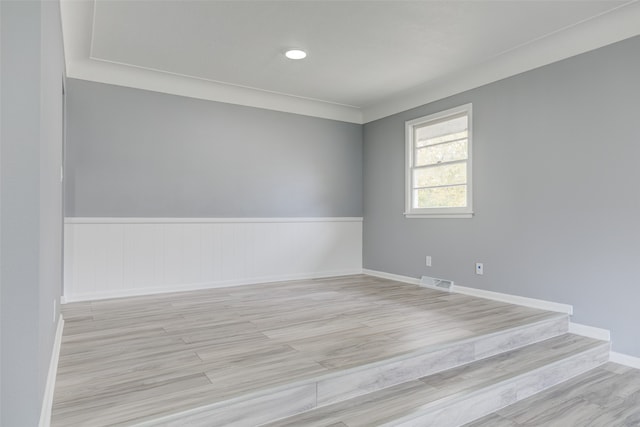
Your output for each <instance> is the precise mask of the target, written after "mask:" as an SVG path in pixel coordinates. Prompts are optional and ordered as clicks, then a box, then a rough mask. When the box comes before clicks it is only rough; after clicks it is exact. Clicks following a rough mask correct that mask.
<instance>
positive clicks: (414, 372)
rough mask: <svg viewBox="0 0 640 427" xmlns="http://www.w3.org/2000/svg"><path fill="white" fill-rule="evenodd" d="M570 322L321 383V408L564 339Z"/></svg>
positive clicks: (536, 327) (547, 324)
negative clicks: (472, 363) (539, 344)
mask: <svg viewBox="0 0 640 427" xmlns="http://www.w3.org/2000/svg"><path fill="white" fill-rule="evenodd" d="M568 322H569V321H568V318H566V317H565V318H559V319H557V320H554V321H552V322H544V323H541V324H534V325H531V326H528V327H525V328H521V329H518V330H517V331H506V332H503V333H499V334H494V335H491V336H489V337H480V338H478V339H477V340H474V341H473V342H469V343H464V344H460V345H453V346H451V347H448V348H446V349H443V350H440V351H436V352H432V353H428V354H424V355H420V356H415V357H412V358H409V359H405V360H402V361H399V362H390V363H386V364H384V365H382V366H376V367H374V368H364V369H359V370H357V371H356V372H353V373H347V374H345V375H342V376H339V377H334V378H329V379H327V380H323V381H319V382H318V406H325V405H329V404H332V403H336V402H340V401H343V400H347V399H350V398H352V397H356V396H360V395H362V394H367V393H371V392H374V391H376V390H380V389H383V388H386V387H390V386H393V385H396V384H401V383H404V382H407V381H410V380H414V379H417V378H421V377H425V376H427V375H431V374H435V373H437V372H440V371H444V370H447V369H451V368H455V367H456V366H460V365H465V364H467V363H471V362H475V361H477V360H481V359H484V358H486V357H489V356H493V355H495V354H499V353H503V352H505V351H509V350H514V349H516V348H520V347H523V346H526V345H529V344H533V343H536V342H540V341H543V340H545V339H548V338H553V337H556V336H559V335H562V334H564V333H566V332H567V330H568V328H569V323H568Z"/></svg>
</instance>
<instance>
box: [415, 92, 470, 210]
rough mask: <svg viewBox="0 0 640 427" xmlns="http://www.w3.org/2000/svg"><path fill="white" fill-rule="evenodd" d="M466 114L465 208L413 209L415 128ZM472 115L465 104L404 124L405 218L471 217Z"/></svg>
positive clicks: (468, 106) (468, 105)
mask: <svg viewBox="0 0 640 427" xmlns="http://www.w3.org/2000/svg"><path fill="white" fill-rule="evenodd" d="M461 113H466V115H467V120H468V142H467V160H466V162H467V182H466V185H467V206H466V207H464V208H413V207H412V197H413V177H412V175H413V174H412V172H413V169H414V168H413V167H412V165H413V156H414V151H415V150H414V148H415V147H414V133H415V129H416V128H417V127H422V126H425V125H427V124H434V123H437V122H440V121H445V120H446V119H447V118H449V117H451V116H455V115H460V114H461ZM472 163H473V115H472V105H471V104H470V103H469V104H465V105H461V106H459V107H455V108H450V109H448V110H445V111H440V112H438V113H435V114H430V115H428V116H423V117H418V118H417V119H413V120H409V121H406V122H405V211H404V216H405V217H406V218H471V217H472V216H473V173H472V172H473V168H472Z"/></svg>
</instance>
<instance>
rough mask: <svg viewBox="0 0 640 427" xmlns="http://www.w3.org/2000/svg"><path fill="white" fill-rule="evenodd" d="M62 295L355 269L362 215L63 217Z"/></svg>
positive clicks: (94, 295) (74, 297) (93, 295)
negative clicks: (327, 216)
mask: <svg viewBox="0 0 640 427" xmlns="http://www.w3.org/2000/svg"><path fill="white" fill-rule="evenodd" d="M64 232H65V245H64V257H65V262H64V270H65V273H64V299H65V301H66V302H71V301H81V300H92V299H102V298H112V297H120V296H130V295H144V294H152V293H162V292H175V291H181V290H192V289H203V288H213V287H222V286H233V285H241V284H249V283H264V282H270V281H278V280H294V279H304V278H312V277H328V276H338V275H343V274H356V273H360V272H362V218H67V219H66V220H65V230H64Z"/></svg>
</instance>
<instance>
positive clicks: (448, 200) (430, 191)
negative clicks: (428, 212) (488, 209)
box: [413, 185, 467, 209]
mask: <svg viewBox="0 0 640 427" xmlns="http://www.w3.org/2000/svg"><path fill="white" fill-rule="evenodd" d="M466 206H467V186H466V185H457V186H455V187H438V188H421V189H419V190H413V207H414V208H417V209H420V208H464V207H466Z"/></svg>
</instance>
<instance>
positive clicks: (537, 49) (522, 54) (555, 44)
mask: <svg viewBox="0 0 640 427" xmlns="http://www.w3.org/2000/svg"><path fill="white" fill-rule="evenodd" d="M638 34H640V2H639V1H638V0H633V1H631V2H628V3H625V4H624V5H622V6H619V7H618V8H616V9H612V10H610V11H608V12H606V13H603V14H601V15H598V16H596V17H593V18H590V19H588V20H585V21H582V22H580V23H577V24H575V25H573V26H570V27H568V28H564V29H562V30H559V31H556V32H555V33H552V34H550V35H547V36H545V37H541V38H539V39H537V40H534V41H533V42H531V43H528V44H526V45H523V46H519V47H516V48H514V49H512V50H510V51H508V52H505V53H503V54H501V55H499V56H496V57H494V58H492V59H490V60H488V61H486V62H484V63H482V64H479V65H474V66H473V67H470V68H467V69H465V70H462V71H460V72H457V73H454V74H450V75H447V76H445V77H443V78H441V79H437V80H434V81H431V82H428V83H426V84H424V85H421V86H418V87H415V88H413V89H410V90H408V91H405V92H403V93H399V94H396V95H393V96H391V97H389V98H387V99H385V100H383V101H381V102H378V103H376V104H373V105H371V106H368V107H365V108H364V109H363V122H364V123H368V122H372V121H374V120H378V119H381V118H383V117H387V116H390V115H393V114H396V113H400V112H402V111H407V110H410V109H412V108H415V107H419V106H421V105H425V104H428V103H430V102H434V101H438V100H440V99H443V98H446V97H449V96H452V95H455V94H458V93H462V92H464V91H467V90H470V89H474V88H477V87H480V86H484V85H486V84H489V83H493V82H496V81H498V80H502V79H505V78H507V77H511V76H514V75H516V74H520V73H523V72H525V71H529V70H532V69H534V68H538V67H542V66H544V65H548V64H551V63H553V62H557V61H560V60H563V59H566V58H570V57H572V56H576V55H579V54H581V53H585V52H588V51H591V50H594V49H598V48H600V47H603V46H607V45H609V44H612V43H615V42H619V41H622V40H624V39H628V38H631V37H634V36H637V35H638Z"/></svg>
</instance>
